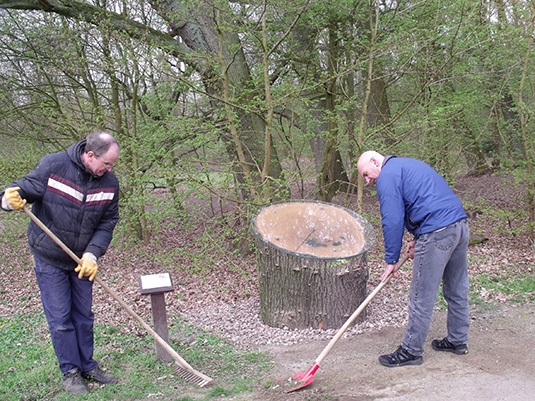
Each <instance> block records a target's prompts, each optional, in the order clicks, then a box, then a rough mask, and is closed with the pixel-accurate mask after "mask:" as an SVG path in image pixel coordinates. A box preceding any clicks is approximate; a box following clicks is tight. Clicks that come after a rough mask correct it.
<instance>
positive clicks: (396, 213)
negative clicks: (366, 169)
mask: <svg viewBox="0 0 535 401" xmlns="http://www.w3.org/2000/svg"><path fill="white" fill-rule="evenodd" d="M376 188H377V195H378V197H379V202H380V204H381V222H382V226H383V236H384V240H385V261H386V262H387V263H396V262H397V261H398V260H399V255H400V251H401V246H402V242H403V232H404V230H405V228H406V229H407V230H408V231H409V232H410V233H411V234H414V236H415V237H416V238H418V237H419V236H420V235H422V234H426V233H430V232H432V231H436V230H438V229H440V228H442V227H446V226H448V225H450V224H453V223H455V222H456V221H458V220H461V219H463V218H466V213H465V211H464V208H463V205H462V203H461V201H460V200H459V198H458V197H457V195H455V193H454V192H453V190H452V189H451V188H450V186H449V185H448V183H447V182H446V180H444V178H443V177H442V176H441V175H440V174H438V173H437V172H436V171H435V170H434V169H433V168H432V167H430V166H429V165H427V164H426V163H424V162H422V161H420V160H416V159H409V158H402V157H399V158H398V157H393V156H392V157H389V158H386V159H385V161H384V162H383V166H382V167H381V172H380V173H379V177H378V178H377V182H376Z"/></svg>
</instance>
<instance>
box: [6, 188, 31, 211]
mask: <svg viewBox="0 0 535 401" xmlns="http://www.w3.org/2000/svg"><path fill="white" fill-rule="evenodd" d="M19 191H20V187H11V188H7V189H6V191H5V192H4V198H5V199H6V200H7V204H6V205H5V206H7V208H8V209H11V210H17V209H22V208H23V207H24V205H25V204H26V199H22V198H21V197H20V194H19ZM2 203H3V204H4V202H2Z"/></svg>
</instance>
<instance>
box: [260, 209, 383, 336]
mask: <svg viewBox="0 0 535 401" xmlns="http://www.w3.org/2000/svg"><path fill="white" fill-rule="evenodd" d="M253 230H254V232H255V234H256V249H257V253H256V256H257V257H256V260H257V267H258V273H259V290H260V315H261V318H262V321H263V322H264V323H265V324H267V325H269V326H274V327H288V328H294V329H305V328H311V327H312V328H320V329H330V328H339V327H340V326H342V325H343V324H344V322H345V321H346V320H347V319H348V318H349V316H351V314H352V313H353V312H354V311H355V310H356V309H357V308H358V306H359V305H360V304H361V303H362V301H364V299H365V298H366V285H367V280H368V268H367V256H366V252H367V251H368V250H369V249H370V247H371V246H372V245H373V242H374V240H375V234H374V230H373V228H372V227H371V225H370V224H369V223H368V222H367V221H366V220H365V219H363V218H362V217H361V216H360V215H358V214H356V213H354V212H352V211H350V210H348V209H345V208H343V207H341V206H337V205H334V204H330V203H325V202H319V201H290V202H284V203H276V204H273V205H270V206H267V207H265V208H263V209H261V210H260V211H259V213H258V214H257V215H256V216H255V218H254V220H253ZM365 316H366V314H365V311H364V312H363V313H361V314H360V316H359V319H358V321H362V320H363V319H365Z"/></svg>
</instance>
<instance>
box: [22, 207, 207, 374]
mask: <svg viewBox="0 0 535 401" xmlns="http://www.w3.org/2000/svg"><path fill="white" fill-rule="evenodd" d="M23 210H24V212H26V214H27V215H28V216H30V218H31V219H32V220H33V221H34V222H35V224H37V225H38V226H39V227H40V228H41V230H43V231H44V232H45V233H46V234H47V235H48V236H49V237H50V238H52V240H53V241H54V242H55V243H56V244H58V245H59V246H60V247H61V249H63V250H64V251H65V252H66V253H67V254H68V255H69V256H70V257H71V258H72V259H73V260H74V261H75V262H76V263H78V264H79V265H81V264H82V260H81V259H80V258H79V257H78V256H76V254H75V253H74V252H73V251H71V250H70V249H69V248H68V247H67V245H65V244H64V243H63V242H62V241H61V240H60V239H59V238H58V237H57V236H56V235H55V234H54V233H53V232H52V231H50V229H49V228H48V227H47V226H45V225H44V223H43V222H42V221H41V220H39V219H38V218H37V216H35V215H34V214H33V213H32V212H31V211H30V209H28V207H27V206H26V205H24V207H23ZM95 281H96V282H97V283H98V284H99V285H100V286H101V287H102V288H104V290H105V291H106V292H107V293H108V294H110V295H111V296H112V297H113V299H115V300H116V301H117V302H119V304H120V305H121V306H122V307H123V308H124V309H125V310H126V311H127V312H128V314H129V315H130V316H132V317H133V318H134V319H136V320H137V321H138V322H139V324H141V326H143V328H144V329H145V330H147V332H148V333H149V334H150V335H151V336H152V337H153V338H154V340H155V341H157V342H158V344H160V345H161V346H162V347H163V348H164V349H165V350H166V351H167V352H168V353H169V354H170V355H171V356H172V357H173V359H174V360H175V361H176V362H177V363H178V364H179V365H180V366H181V367H182V368H184V369H186V370H188V371H190V372H192V373H193V374H195V375H196V376H198V377H202V376H203V377H202V378H203V379H204V380H207V381H209V382H210V381H212V379H211V378H209V377H208V376H205V375H204V374H202V373H201V372H198V371H196V370H195V369H193V368H192V367H191V365H189V364H188V363H187V362H186V361H185V360H184V358H182V357H181V356H180V355H179V354H178V353H177V352H176V351H175V350H174V349H173V348H171V346H170V345H169V344H168V343H167V342H166V341H165V340H164V339H163V338H162V337H160V336H159V335H158V333H156V332H155V331H154V330H153V329H152V328H151V327H150V326H149V325H148V324H147V323H145V321H144V320H143V319H142V318H141V317H140V316H139V315H138V314H137V313H136V312H134V310H133V309H132V308H130V307H129V306H128V305H127V304H126V303H125V302H124V301H123V300H122V299H121V298H119V296H118V295H117V294H116V293H115V291H113V290H112V289H111V288H110V287H108V286H107V285H106V284H105V283H104V282H103V281H102V280H101V279H100V278H99V277H98V276H96V277H95Z"/></svg>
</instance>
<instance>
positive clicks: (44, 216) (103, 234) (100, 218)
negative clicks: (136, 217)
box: [0, 140, 119, 270]
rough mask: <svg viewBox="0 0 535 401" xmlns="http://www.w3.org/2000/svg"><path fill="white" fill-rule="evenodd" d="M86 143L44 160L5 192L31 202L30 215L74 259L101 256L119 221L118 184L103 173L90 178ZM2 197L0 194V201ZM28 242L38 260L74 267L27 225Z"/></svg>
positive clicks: (35, 227)
mask: <svg viewBox="0 0 535 401" xmlns="http://www.w3.org/2000/svg"><path fill="white" fill-rule="evenodd" d="M84 148H85V140H83V141H81V142H77V143H75V144H74V145H72V146H71V147H69V149H68V150H67V151H65V152H59V153H54V154H50V155H46V156H44V157H43V158H42V159H41V160H40V161H39V163H38V164H37V166H35V168H34V169H33V170H32V171H31V172H30V173H29V174H27V175H25V176H24V177H23V178H22V179H20V180H17V181H15V182H13V184H12V185H10V187H17V186H18V187H20V191H19V193H20V196H21V197H22V198H23V199H26V200H27V201H28V203H32V204H33V206H32V212H33V213H34V214H35V215H36V217H37V218H39V220H41V221H42V222H43V223H44V224H45V225H46V226H47V227H48V228H49V229H50V230H51V231H52V232H53V233H54V234H55V235H56V236H57V237H58V238H59V239H60V240H61V241H62V242H63V243H64V244H65V245H67V247H69V248H70V249H71V250H72V251H73V252H74V253H75V254H76V255H77V256H78V257H81V256H82V254H83V253H84V252H91V253H93V254H94V255H95V256H96V257H97V258H98V257H100V256H102V255H103V254H104V253H105V252H106V250H107V248H108V246H109V244H110V242H111V239H112V234H113V229H114V228H115V225H116V224H117V222H118V220H119V182H118V180H117V178H116V177H115V175H113V173H111V172H109V171H107V172H106V173H104V175H103V176H102V177H97V176H95V175H93V174H92V173H91V172H90V171H89V170H88V169H87V168H86V167H85V165H84V164H83V163H82V159H81V155H82V153H83V151H84ZM3 195H4V194H3V193H2V194H0V199H1V197H2V196H3ZM28 243H29V245H30V249H31V251H32V252H33V253H34V254H35V255H36V256H37V257H38V258H40V259H42V260H43V261H45V262H47V263H49V264H51V265H53V266H57V267H59V268H61V269H64V270H73V269H74V268H75V267H76V263H75V262H74V261H73V260H72V259H71V257H70V256H68V255H67V254H66V253H65V251H63V250H62V249H61V248H60V247H59V246H58V245H56V243H55V242H53V240H52V239H51V238H50V237H49V236H48V235H47V234H46V233H45V232H44V231H43V230H41V229H40V228H39V226H38V225H37V224H35V223H34V222H33V221H30V225H29V226H28Z"/></svg>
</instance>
